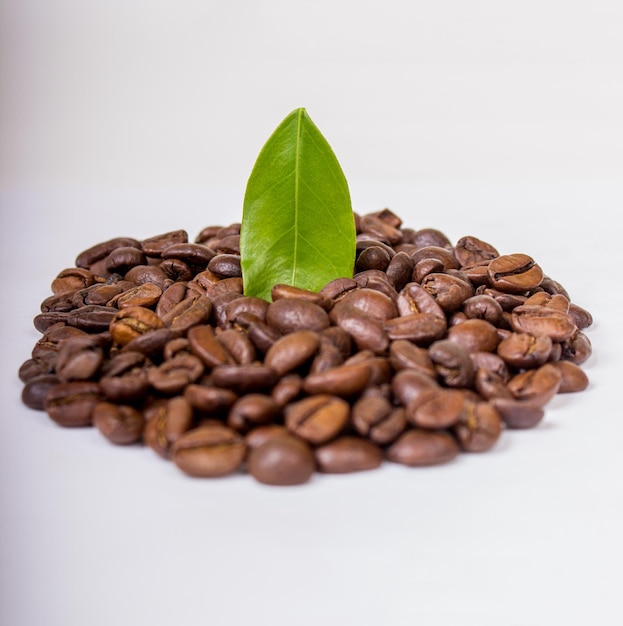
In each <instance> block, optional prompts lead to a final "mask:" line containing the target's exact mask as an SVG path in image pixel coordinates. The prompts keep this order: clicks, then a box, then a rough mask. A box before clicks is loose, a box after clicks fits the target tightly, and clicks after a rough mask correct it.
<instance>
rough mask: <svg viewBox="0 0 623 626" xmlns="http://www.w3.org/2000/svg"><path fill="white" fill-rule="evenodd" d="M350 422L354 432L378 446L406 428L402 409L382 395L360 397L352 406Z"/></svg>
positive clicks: (394, 437) (388, 441) (393, 439)
mask: <svg viewBox="0 0 623 626" xmlns="http://www.w3.org/2000/svg"><path fill="white" fill-rule="evenodd" d="M351 421H352V423H353V426H354V427H355V430H356V431H357V432H358V433H359V434H360V435H362V436H363V437H368V438H369V439H371V440H372V441H374V442H376V443H377V444H379V445H387V444H390V443H392V441H395V440H396V438H397V437H398V436H399V435H400V434H401V433H402V432H403V431H404V430H405V429H406V428H407V418H406V415H405V409H404V407H395V406H393V405H392V403H391V402H390V401H389V400H388V399H387V398H386V397H385V396H383V395H381V394H379V393H377V394H374V395H368V396H362V397H361V398H360V399H359V400H357V401H356V402H355V403H354V404H353V408H352V411H351Z"/></svg>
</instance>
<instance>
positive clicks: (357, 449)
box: [315, 437, 383, 474]
mask: <svg viewBox="0 0 623 626" xmlns="http://www.w3.org/2000/svg"><path fill="white" fill-rule="evenodd" d="M315 456H316V463H317V466H318V470H319V471H320V472H324V473H325V474H348V473H351V472H363V471H366V470H372V469H376V468H377V467H379V466H380V465H381V463H382V462H383V453H382V452H381V449H380V448H379V447H378V446H377V445H375V444H373V443H372V442H370V441H367V440H366V439H361V438H360V437H339V438H338V439H335V440H334V441H331V442H329V443H326V444H324V445H323V446H320V447H319V448H316V450H315Z"/></svg>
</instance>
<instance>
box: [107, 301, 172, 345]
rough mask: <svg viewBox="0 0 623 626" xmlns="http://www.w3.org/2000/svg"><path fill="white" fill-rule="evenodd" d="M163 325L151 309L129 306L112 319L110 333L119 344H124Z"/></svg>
mask: <svg viewBox="0 0 623 626" xmlns="http://www.w3.org/2000/svg"><path fill="white" fill-rule="evenodd" d="M163 326H164V323H163V321H162V320H161V319H160V318H159V317H158V316H157V315H156V313H154V311H152V310H151V309H147V308H145V307H127V308H125V309H122V310H121V311H119V312H118V313H117V314H116V315H115V316H114V318H113V319H111V321H110V333H111V335H112V338H113V341H114V342H115V343H116V344H117V345H119V346H124V345H125V344H127V343H129V342H130V341H131V340H132V339H135V338H136V337H139V336H140V335H143V334H145V333H148V332H150V331H152V330H158V329H159V328H162V327H163Z"/></svg>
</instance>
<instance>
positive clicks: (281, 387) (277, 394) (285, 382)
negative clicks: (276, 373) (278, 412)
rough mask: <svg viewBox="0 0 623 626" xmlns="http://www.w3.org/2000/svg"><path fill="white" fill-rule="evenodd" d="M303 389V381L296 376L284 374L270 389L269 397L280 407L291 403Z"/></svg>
mask: <svg viewBox="0 0 623 626" xmlns="http://www.w3.org/2000/svg"><path fill="white" fill-rule="evenodd" d="M302 389H303V379H302V378H301V376H299V375H298V374H286V375H285V376H283V378H280V379H279V381H277V383H276V384H275V386H274V387H273V388H272V390H271V392H270V395H271V397H272V398H273V399H274V400H275V402H277V404H278V405H279V406H280V407H284V406H285V405H286V404H289V403H290V402H293V401H294V400H296V399H297V398H298V396H299V395H300V393H301V390H302Z"/></svg>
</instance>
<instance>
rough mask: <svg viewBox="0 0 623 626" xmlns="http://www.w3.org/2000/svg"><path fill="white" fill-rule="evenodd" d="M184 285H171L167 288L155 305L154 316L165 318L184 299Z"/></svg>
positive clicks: (185, 286)
mask: <svg viewBox="0 0 623 626" xmlns="http://www.w3.org/2000/svg"><path fill="white" fill-rule="evenodd" d="M186 290H187V284H186V283H173V284H172V285H170V286H169V287H167V288H166V289H165V290H164V291H163V292H162V295H161V296H160V298H159V299H158V304H157V305H156V309H155V310H156V314H157V315H158V317H160V318H163V317H165V316H166V315H167V314H168V313H169V311H170V310H171V309H173V307H175V306H177V305H178V304H179V303H180V302H182V300H185V298H186Z"/></svg>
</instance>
